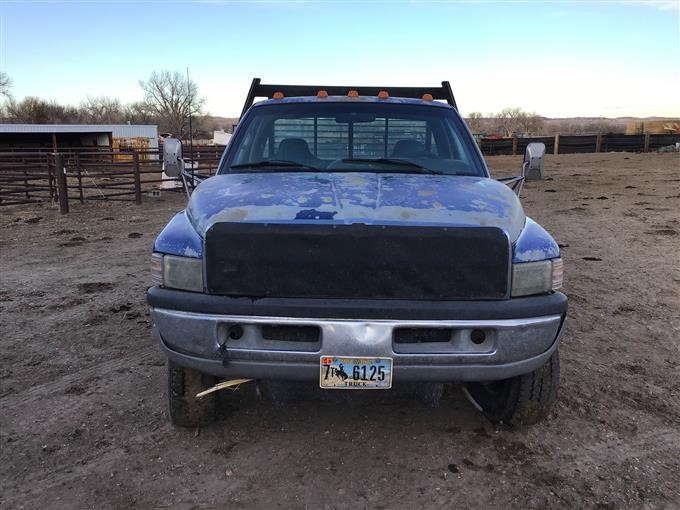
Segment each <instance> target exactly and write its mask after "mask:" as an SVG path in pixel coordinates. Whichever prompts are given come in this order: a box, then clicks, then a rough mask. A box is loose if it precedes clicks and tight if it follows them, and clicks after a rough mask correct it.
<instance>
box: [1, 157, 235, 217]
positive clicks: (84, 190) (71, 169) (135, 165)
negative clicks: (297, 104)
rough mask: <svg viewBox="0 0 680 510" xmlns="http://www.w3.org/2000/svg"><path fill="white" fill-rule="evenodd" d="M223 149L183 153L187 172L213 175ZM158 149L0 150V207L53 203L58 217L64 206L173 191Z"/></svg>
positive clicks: (172, 181) (137, 199) (137, 200)
mask: <svg viewBox="0 0 680 510" xmlns="http://www.w3.org/2000/svg"><path fill="white" fill-rule="evenodd" d="M222 150H223V148H222V147H208V148H203V147H201V148H194V151H193V153H192V152H191V151H187V152H186V153H185V156H186V157H185V160H186V162H187V167H188V168H189V170H190V171H193V172H194V173H195V174H196V176H197V177H210V176H212V175H214V174H215V172H216V171H217V165H218V163H219V158H220V156H221V152H222ZM161 158H162V153H161V152H159V151H158V150H140V151H134V150H133V151H110V150H109V151H103V150H92V148H89V149H83V150H71V149H69V150H66V151H61V152H37V151H34V152H30V151H23V150H18V151H17V150H12V151H0V206H3V205H17V204H30V203H36V202H54V203H56V202H58V203H59V208H60V210H61V212H62V213H67V212H68V210H69V202H72V201H74V200H76V201H79V202H81V203H84V202H86V201H132V202H135V203H137V204H141V203H142V196H143V194H144V193H147V192H149V191H150V190H153V189H157V188H159V187H163V184H165V185H167V187H168V188H170V189H173V188H175V187H177V186H178V184H176V183H178V182H179V181H178V180H177V179H172V178H168V177H163V174H162V160H161Z"/></svg>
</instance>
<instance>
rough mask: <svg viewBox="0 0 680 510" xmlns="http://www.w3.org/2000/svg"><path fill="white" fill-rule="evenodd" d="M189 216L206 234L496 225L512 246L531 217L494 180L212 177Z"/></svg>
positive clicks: (279, 175) (197, 193)
mask: <svg viewBox="0 0 680 510" xmlns="http://www.w3.org/2000/svg"><path fill="white" fill-rule="evenodd" d="M187 212H188V214H189V218H190V219H191V222H192V224H193V226H194V228H195V229H196V231H197V232H198V234H199V235H200V236H201V237H204V236H205V232H206V231H207V230H208V229H209V228H210V227H211V226H212V225H213V224H214V223H218V222H257V223H296V222H306V223H330V224H334V223H339V224H351V223H365V224H369V225H370V224H378V225H381V224H382V225H423V226H435V225H436V226H465V227H478V226H490V227H498V228H501V229H502V230H504V231H505V232H506V233H507V235H508V237H509V238H510V241H511V242H515V240H516V239H517V237H518V236H519V234H520V232H521V231H522V228H523V227H524V223H525V220H526V217H525V215H524V210H523V209H522V205H521V204H520V201H519V199H518V198H517V196H516V195H515V194H514V193H513V192H512V190H511V189H510V188H508V187H507V186H506V185H504V184H502V183H500V182H498V181H495V180H493V179H490V178H487V177H463V176H455V175H424V174H384V173H383V174H376V173H346V172H341V173H310V172H292V173H281V172H277V173H259V174H255V173H246V174H224V175H217V176H215V177H211V178H210V179H207V180H206V181H204V182H203V183H202V184H200V185H199V186H198V187H197V188H196V190H195V191H194V193H193V194H192V196H191V200H190V201H189V205H188V207H187Z"/></svg>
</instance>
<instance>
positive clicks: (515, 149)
mask: <svg viewBox="0 0 680 510" xmlns="http://www.w3.org/2000/svg"><path fill="white" fill-rule="evenodd" d="M512 155H513V156H516V155H517V137H516V136H513V137H512Z"/></svg>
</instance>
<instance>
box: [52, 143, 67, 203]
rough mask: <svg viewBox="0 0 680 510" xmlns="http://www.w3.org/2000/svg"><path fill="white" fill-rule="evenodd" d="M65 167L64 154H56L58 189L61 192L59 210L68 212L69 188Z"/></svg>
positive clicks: (55, 165) (55, 168)
mask: <svg viewBox="0 0 680 510" xmlns="http://www.w3.org/2000/svg"><path fill="white" fill-rule="evenodd" d="M65 170H66V169H65V168H64V155H63V154H59V153H55V154H54V173H55V174H56V177H57V191H58V193H59V212H60V213H61V214H66V213H68V188H67V187H66V173H65Z"/></svg>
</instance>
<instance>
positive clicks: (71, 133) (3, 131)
mask: <svg viewBox="0 0 680 510" xmlns="http://www.w3.org/2000/svg"><path fill="white" fill-rule="evenodd" d="M92 147H104V148H108V149H109V150H116V149H120V150H125V149H138V150H154V149H158V126H156V125H151V124H0V150H5V151H6V150H12V149H13V148H21V149H37V150H40V149H49V150H52V151H58V150H64V149H78V148H80V149H82V148H92Z"/></svg>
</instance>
